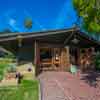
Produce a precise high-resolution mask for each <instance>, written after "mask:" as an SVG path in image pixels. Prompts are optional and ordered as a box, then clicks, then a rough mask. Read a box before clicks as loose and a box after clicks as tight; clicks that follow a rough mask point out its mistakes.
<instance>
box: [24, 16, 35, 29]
mask: <svg viewBox="0 0 100 100" xmlns="http://www.w3.org/2000/svg"><path fill="white" fill-rule="evenodd" d="M32 24H33V23H32V19H31V18H26V19H25V21H24V26H25V27H26V28H27V29H31V28H32Z"/></svg>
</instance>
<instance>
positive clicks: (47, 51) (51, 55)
mask: <svg viewBox="0 0 100 100" xmlns="http://www.w3.org/2000/svg"><path fill="white" fill-rule="evenodd" d="M60 61H61V49H60V48H48V47H45V48H40V65H41V69H42V70H59V69H60Z"/></svg>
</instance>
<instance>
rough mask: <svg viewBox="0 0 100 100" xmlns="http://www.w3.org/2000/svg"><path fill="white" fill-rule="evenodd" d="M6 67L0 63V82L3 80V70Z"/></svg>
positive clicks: (6, 64) (5, 64)
mask: <svg viewBox="0 0 100 100" xmlns="http://www.w3.org/2000/svg"><path fill="white" fill-rule="evenodd" d="M7 66H8V63H0V81H1V80H2V79H3V76H4V70H5V68H6V67H7Z"/></svg>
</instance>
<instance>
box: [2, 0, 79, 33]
mask: <svg viewBox="0 0 100 100" xmlns="http://www.w3.org/2000/svg"><path fill="white" fill-rule="evenodd" d="M27 17H29V18H32V20H33V27H32V29H31V30H27V29H26V28H25V27H24V19H25V18H27ZM76 20H77V14H76V11H75V10H74V8H73V3H72V0H0V23H1V24H0V31H2V30H4V29H6V28H10V29H11V30H12V31H19V32H27V31H44V30H52V29H53V30H55V29H65V28H71V27H73V25H74V24H75V23H76Z"/></svg>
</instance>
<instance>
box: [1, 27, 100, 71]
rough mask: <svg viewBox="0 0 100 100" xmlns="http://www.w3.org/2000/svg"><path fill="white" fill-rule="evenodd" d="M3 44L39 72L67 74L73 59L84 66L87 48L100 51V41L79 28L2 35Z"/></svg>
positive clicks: (20, 59) (75, 62)
mask: <svg viewBox="0 0 100 100" xmlns="http://www.w3.org/2000/svg"><path fill="white" fill-rule="evenodd" d="M0 45H2V46H4V47H5V48H7V49H9V50H10V51H12V52H13V53H14V54H15V55H16V56H17V57H18V59H19V61H23V62H28V61H31V62H33V63H34V64H35V65H36V70H37V71H39V70H56V71H65V70H67V69H68V68H69V66H70V63H71V60H72V61H74V64H76V65H78V66H80V56H81V53H82V50H83V49H86V50H87V49H88V48H89V49H90V48H91V47H92V48H100V42H98V41H96V40H94V39H92V38H90V37H88V36H87V35H86V34H85V33H83V32H81V31H80V29H79V28H77V27H73V28H70V29H62V30H52V31H44V32H31V33H5V34H0Z"/></svg>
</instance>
